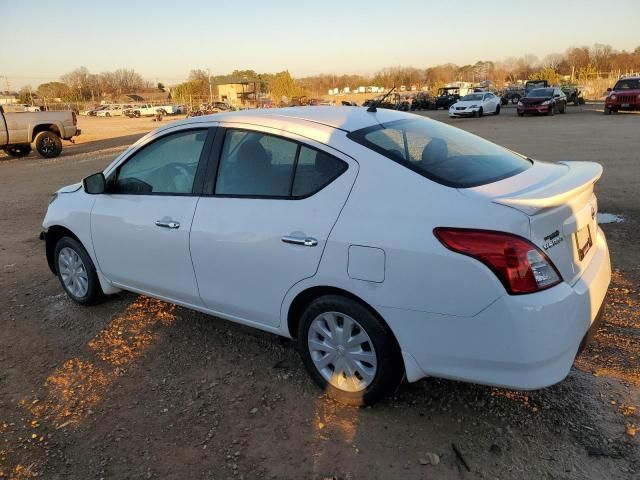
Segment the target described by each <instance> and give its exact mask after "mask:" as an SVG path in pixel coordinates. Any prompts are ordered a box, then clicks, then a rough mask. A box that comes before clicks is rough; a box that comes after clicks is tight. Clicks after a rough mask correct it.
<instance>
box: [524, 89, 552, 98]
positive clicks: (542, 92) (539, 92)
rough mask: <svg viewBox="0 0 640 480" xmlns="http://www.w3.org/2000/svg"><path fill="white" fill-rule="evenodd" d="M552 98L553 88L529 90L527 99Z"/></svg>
mask: <svg viewBox="0 0 640 480" xmlns="http://www.w3.org/2000/svg"><path fill="white" fill-rule="evenodd" d="M552 96H553V88H536V89H535V90H531V91H530V92H529V95H527V97H552Z"/></svg>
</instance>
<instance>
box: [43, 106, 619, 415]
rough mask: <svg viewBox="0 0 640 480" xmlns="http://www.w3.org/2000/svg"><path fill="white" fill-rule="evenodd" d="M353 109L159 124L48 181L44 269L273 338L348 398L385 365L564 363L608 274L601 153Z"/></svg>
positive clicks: (542, 367) (511, 379) (374, 385)
mask: <svg viewBox="0 0 640 480" xmlns="http://www.w3.org/2000/svg"><path fill="white" fill-rule="evenodd" d="M369 110H374V111H368V110H366V109H364V108H358V107H306V108H291V109H279V110H247V111H242V112H230V113H221V114H217V115H211V116H202V117H196V118H191V119H187V120H183V121H179V122H176V123H173V124H171V125H167V126H164V127H162V128H160V129H158V130H156V131H154V132H152V133H150V134H148V135H147V136H145V137H144V138H142V139H141V140H139V141H138V142H136V143H135V144H134V145H133V146H131V147H130V148H129V149H127V150H126V151H125V152H124V153H123V154H122V155H120V156H119V157H118V158H117V159H116V160H115V161H114V162H113V163H112V164H111V165H109V166H108V167H107V168H106V169H105V170H104V171H103V172H98V173H96V174H94V175H91V176H89V177H87V178H85V179H84V180H83V182H82V183H78V184H75V185H70V186H68V187H64V188H62V189H60V190H59V191H58V192H57V193H56V194H55V195H54V196H53V198H52V199H51V202H50V204H49V208H48V211H47V214H46V217H45V219H44V232H43V234H42V238H43V239H44V240H45V241H46V256H47V261H48V263H49V267H50V268H51V271H52V272H54V273H55V274H56V275H57V276H58V277H59V279H60V283H61V284H62V287H63V288H64V290H65V291H66V293H67V294H68V295H69V297H71V299H73V300H74V301H75V302H77V303H80V304H83V305H89V304H93V303H96V302H98V301H100V300H102V299H103V297H104V296H105V295H108V294H112V293H114V292H117V291H118V290H120V289H123V290H129V291H132V292H138V293H141V294H144V295H150V296H153V297H157V298H160V299H163V300H166V301H169V302H173V303H176V304H179V305H182V306H185V307H188V308H192V309H194V310H198V311H201V312H206V313H209V314H211V315H215V316H218V317H221V318H224V319H228V320H231V321H234V322H238V323H241V324H245V325H250V326H252V327H256V328H259V329H262V330H266V331H268V332H272V333H275V334H278V335H283V336H286V337H292V338H294V339H296V340H297V342H298V344H299V349H300V352H301V356H302V360H303V362H304V364H305V366H306V367H307V369H308V370H309V373H310V374H311V376H312V377H313V379H314V380H315V381H316V382H317V383H318V384H319V385H320V386H321V387H323V388H324V389H326V390H327V391H328V392H329V394H330V395H332V396H334V397H335V398H338V399H339V400H341V401H343V402H345V403H349V404H370V403H372V402H375V401H376V400H377V399H379V398H380V397H381V396H383V395H384V394H385V393H388V392H390V391H393V389H394V388H395V387H396V386H397V385H398V384H399V382H400V381H401V380H402V379H403V378H406V379H407V380H408V381H410V382H414V381H416V380H418V379H420V378H423V377H425V376H437V377H445V378H450V379H457V380H464V381H469V382H477V383H483V384H488V385H497V386H503V387H512V388H517V389H537V388H541V387H545V386H548V385H551V384H554V383H556V382H559V381H561V380H562V379H564V378H565V376H566V375H567V373H568V372H569V369H570V367H571V365H572V363H573V361H574V358H575V356H576V354H577V352H578V350H579V348H580V346H581V344H583V343H584V340H585V339H586V337H587V334H588V332H589V331H590V329H591V330H592V329H593V328H595V324H596V323H597V322H598V321H599V319H600V318H601V312H602V305H603V299H604V297H605V293H606V291H607V287H608V285H609V280H610V264H609V252H608V249H607V243H606V240H605V236H604V234H603V233H602V230H600V228H599V227H598V225H597V222H596V212H597V201H596V197H595V196H594V193H593V190H594V184H595V183H596V181H597V180H598V179H599V178H600V175H601V174H602V167H601V166H600V165H598V164H596V163H589V162H579V161H576V162H560V163H546V162H541V161H537V160H531V159H529V158H526V157H524V156H522V155H519V154H517V153H514V152H512V151H510V150H507V149H505V148H502V147H500V146H497V145H495V144H493V143H490V142H488V141H486V140H483V139H481V138H479V137H476V136H474V135H471V134H469V133H466V132H464V131H462V130H458V129H456V128H453V127H450V126H446V125H444V124H442V123H439V122H437V121H433V120H429V119H427V118H423V117H419V116H415V115H412V114H408V113H403V112H397V111H390V110H382V109H381V110H379V111H377V112H376V111H375V110H376V109H375V107H374V108H370V109H369Z"/></svg>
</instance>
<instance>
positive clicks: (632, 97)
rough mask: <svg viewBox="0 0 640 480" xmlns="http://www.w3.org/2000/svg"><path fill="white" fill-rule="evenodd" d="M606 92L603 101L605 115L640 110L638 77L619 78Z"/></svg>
mask: <svg viewBox="0 0 640 480" xmlns="http://www.w3.org/2000/svg"><path fill="white" fill-rule="evenodd" d="M607 92H608V93H607V96H606V98H605V99H604V113H605V114H606V115H611V113H612V112H613V113H617V112H618V111H619V110H640V77H626V78H621V79H620V80H618V81H617V82H616V84H615V85H614V86H613V88H608V89H607Z"/></svg>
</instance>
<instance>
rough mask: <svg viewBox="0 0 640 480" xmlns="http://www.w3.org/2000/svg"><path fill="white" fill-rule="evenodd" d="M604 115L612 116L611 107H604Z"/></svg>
mask: <svg viewBox="0 0 640 480" xmlns="http://www.w3.org/2000/svg"><path fill="white" fill-rule="evenodd" d="M604 114H605V115H611V109H610V108H609V107H604Z"/></svg>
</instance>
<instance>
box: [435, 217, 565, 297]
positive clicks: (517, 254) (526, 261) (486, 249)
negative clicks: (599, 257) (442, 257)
mask: <svg viewBox="0 0 640 480" xmlns="http://www.w3.org/2000/svg"><path fill="white" fill-rule="evenodd" d="M433 233H434V234H435V236H436V237H437V238H438V240H440V242H441V243H442V244H443V245H444V246H445V247H447V248H448V249H449V250H452V251H454V252H457V253H461V254H463V255H467V256H469V257H471V258H475V259H476V260H479V261H480V262H482V263H484V264H485V265H486V266H487V267H489V269H491V271H492V272H493V273H494V274H495V275H496V276H497V277H498V279H499V280H500V281H501V282H502V284H503V285H504V287H505V289H506V290H507V292H509V293H510V294H523V293H533V292H538V291H540V290H545V289H547V288H550V287H553V286H554V285H557V284H558V283H560V282H561V281H562V278H561V277H560V273H559V272H558V270H557V269H556V267H555V266H554V265H553V263H552V262H551V260H549V258H548V257H547V256H546V255H545V254H544V253H543V252H542V251H541V250H540V249H539V248H538V247H536V246H535V245H534V244H533V243H531V242H530V241H528V240H526V239H524V238H522V237H519V236H517V235H513V234H511V233H504V232H497V231H492V230H475V229H467V228H436V229H434V231H433Z"/></svg>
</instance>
